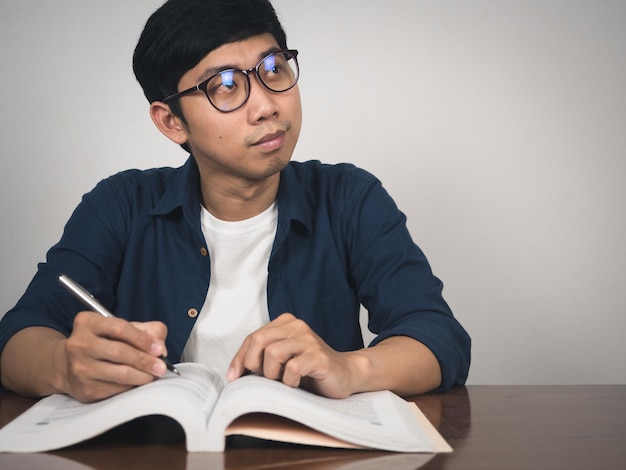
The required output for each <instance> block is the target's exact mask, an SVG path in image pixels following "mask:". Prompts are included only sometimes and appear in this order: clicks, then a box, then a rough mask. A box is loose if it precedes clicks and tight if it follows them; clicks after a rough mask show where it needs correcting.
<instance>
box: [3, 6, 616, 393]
mask: <svg viewBox="0 0 626 470" xmlns="http://www.w3.org/2000/svg"><path fill="white" fill-rule="evenodd" d="M160 4H161V0H133V1H132V2H131V1H127V0H107V1H106V2H103V1H100V0H55V1H54V2H51V1H47V0H6V1H2V2H1V3H0V67H1V72H0V74H1V75H0V76H1V83H0V85H1V86H0V110H1V111H2V112H1V113H0V158H1V159H2V165H0V214H1V217H2V218H1V222H0V223H1V227H0V261H1V262H0V312H4V311H6V310H8V309H9V308H10V307H11V306H13V304H14V303H15V302H16V301H17V299H18V297H19V296H20V295H21V293H22V292H23V290H24V289H25V287H26V285H27V283H28V281H29V280H30V278H31V277H32V275H33V274H34V272H35V269H36V263H37V262H39V261H41V260H42V259H43V258H44V255H45V252H46V250H47V249H48V248H49V247H50V246H51V245H52V244H53V243H55V242H56V241H57V240H58V238H59V236H60V234H61V231H62V228H63V225H64V223H65V221H66V219H67V218H68V216H69V215H70V213H71V211H72V209H73V208H74V206H75V205H76V204H77V203H78V201H79V199H80V197H81V195H82V194H83V193H84V192H86V191H88V190H90V189H91V188H92V187H93V186H94V185H95V184H96V183H97V181H98V180H100V179H101V178H103V177H105V176H108V175H110V174H112V173H114V172H116V171H119V170H123V169H126V168H130V167H138V168H147V167H152V166H162V165H168V166H178V165H180V164H182V162H183V161H184V159H185V154H184V153H183V152H182V151H181V150H179V149H178V148H177V147H176V146H175V145H174V144H171V143H169V141H167V140H166V139H165V138H164V137H162V136H161V135H160V134H159V133H158V132H157V131H156V129H154V128H153V126H152V123H151V121H150V119H149V117H148V112H147V109H148V106H147V103H146V102H145V101H144V98H143V95H142V93H141V90H140V88H139V86H138V85H137V84H136V82H135V81H134V77H133V75H132V70H131V56H132V51H133V49H134V46H135V43H136V40H137V37H138V35H139V33H140V32H141V29H142V27H143V24H144V23H145V20H146V19H147V17H148V16H149V14H150V13H151V12H152V11H153V10H154V9H156V8H157V7H158V6H159V5H160ZM275 6H276V8H277V10H278V11H279V13H280V16H281V18H282V20H283V24H284V27H285V29H286V31H287V34H288V38H289V44H290V46H292V47H295V48H298V49H299V50H300V60H301V65H302V70H303V76H302V80H301V85H300V87H301V92H302V97H303V106H304V118H305V122H304V129H303V133H302V136H301V141H300V144H299V145H298V147H297V149H296V154H295V156H294V158H295V159H297V160H306V159H310V158H317V159H321V160H324V161H327V162H339V161H350V162H354V163H356V164H357V165H359V166H361V167H364V168H366V169H368V170H370V171H372V172H373V173H375V174H376V175H377V176H379V177H380V178H381V180H382V181H383V183H384V185H385V186H386V188H387V189H388V191H389V192H390V193H391V194H392V196H394V198H395V199H396V201H397V202H398V204H399V205H400V207H401V208H402V209H403V210H404V212H406V213H407V215H408V218H409V226H410V229H411V231H412V233H413V236H414V238H415V239H416V241H417V242H418V244H419V245H420V246H421V247H422V248H423V250H424V251H425V252H426V254H427V255H428V257H429V259H430V261H431V264H432V266H433V269H434V271H435V273H436V274H437V275H438V276H439V277H441V278H442V279H443V280H444V282H445V285H446V288H445V290H444V294H445V295H446V298H447V299H448V301H449V303H450V304H451V306H452V307H453V309H454V311H455V313H456V315H457V317H458V318H459V319H460V320H461V322H462V323H463V324H464V325H465V326H466V327H467V329H468V330H469V331H470V333H471V334H472V336H473V339H474V347H473V366H472V371H471V374H470V381H469V382H470V383H481V384H500V383H516V384H520V383H521V384H525V383H550V384H552V383H557V384H558V383H626V360H625V359H626V340H625V339H624V336H625V333H626V299H625V296H624V289H625V287H624V286H625V285H626V267H625V264H626V250H625V248H624V241H625V240H626V217H625V216H626V211H625V210H624V203H625V202H626V52H625V51H626V2H625V1H623V0H622V1H618V0H615V1H609V0H586V1H572V0H559V1H557V0H535V1H496V0H493V1H491V0H475V1H473V2H461V1H457V2H453V1H443V0H439V1H438V0H424V1H419V0H417V1H409V0H385V1H382V0H381V1H373V0H372V1H366V0H315V1H313V0H275Z"/></svg>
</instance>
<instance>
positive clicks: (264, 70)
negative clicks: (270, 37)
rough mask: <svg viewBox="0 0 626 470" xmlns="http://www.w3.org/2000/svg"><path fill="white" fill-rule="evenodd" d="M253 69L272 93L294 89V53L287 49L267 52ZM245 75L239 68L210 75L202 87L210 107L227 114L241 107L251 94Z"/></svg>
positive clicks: (296, 80)
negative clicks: (204, 87) (268, 53)
mask: <svg viewBox="0 0 626 470" xmlns="http://www.w3.org/2000/svg"><path fill="white" fill-rule="evenodd" d="M255 70H256V74H257V76H258V78H259V80H260V81H261V83H262V84H263V85H264V86H265V87H266V88H267V89H268V90H270V91H275V92H281V91H287V90H289V89H291V88H293V87H294V86H295V85H296V83H297V82H298V76H299V73H300V72H299V69H298V61H297V59H296V56H295V55H293V54H292V53H291V52H286V51H278V52H275V53H272V54H270V55H268V56H267V57H265V59H263V60H262V61H261V63H260V64H259V65H258V66H257V67H256V69H255ZM246 74H247V72H243V71H241V70H239V69H228V70H224V71H222V72H219V73H218V74H217V75H215V76H213V77H212V78H211V79H210V80H209V81H208V82H207V84H206V89H205V93H206V96H207V97H208V98H209V100H210V101H211V103H212V104H213V106H215V107H216V108H217V109H219V110H220V111H224V112H226V113H227V112H229V111H234V110H236V109H239V108H240V107H241V106H243V104H244V103H245V102H246V100H247V99H248V95H249V94H250V80H249V78H248V77H249V76H248V75H246Z"/></svg>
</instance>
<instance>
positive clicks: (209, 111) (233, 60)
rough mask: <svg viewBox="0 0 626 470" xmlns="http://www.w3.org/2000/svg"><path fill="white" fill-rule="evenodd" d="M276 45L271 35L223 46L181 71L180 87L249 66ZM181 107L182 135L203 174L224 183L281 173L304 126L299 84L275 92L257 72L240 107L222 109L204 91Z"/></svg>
mask: <svg viewBox="0 0 626 470" xmlns="http://www.w3.org/2000/svg"><path fill="white" fill-rule="evenodd" d="M278 48H279V47H278V44H277V43H276V40H275V39H274V37H273V36H272V35H271V34H263V35H260V36H254V37H252V38H250V39H246V40H244V41H241V42H235V43H229V44H225V45H223V46H221V47H219V48H217V49H215V50H213V51H211V52H210V53H209V54H207V55H206V56H205V57H204V58H203V59H202V60H201V61H200V63H199V64H198V65H196V66H195V67H194V68H193V69H191V70H189V71H188V72H187V73H186V74H185V75H183V77H182V78H181V80H180V83H179V86H178V89H179V90H185V89H187V88H190V87H192V86H195V85H196V84H198V83H200V82H201V81H203V80H205V79H206V78H208V77H209V76H210V75H212V74H213V73H215V70H216V69H224V68H238V69H242V70H247V69H249V68H251V67H254V66H255V65H256V64H257V63H258V62H259V61H260V60H261V59H263V57H265V55H267V53H268V52H270V51H271V50H276V49H278ZM180 105H181V109H182V112H183V115H184V116H185V119H186V121H187V125H186V126H184V135H185V137H186V139H187V143H188V144H189V146H190V148H191V150H192V152H193V155H194V157H195V158H196V161H197V162H198V166H199V168H200V171H201V174H202V175H203V178H207V177H208V178H211V179H212V180H213V181H219V182H221V183H224V182H227V181H229V180H233V179H235V180H241V179H245V180H250V181H251V182H253V181H254V180H263V179H267V178H270V177H278V173H279V172H280V170H282V169H283V168H284V167H285V165H287V163H288V162H289V160H290V159H291V155H292V153H293V150H294V147H295V146H296V142H297V140H298V136H299V134H300V127H301V124H302V109H301V105H300V93H299V90H298V86H297V85H296V86H295V87H294V88H292V89H291V90H288V91H285V92H281V93H275V92H272V91H270V90H268V89H267V88H265V87H264V86H263V85H261V84H260V83H259V81H258V79H257V77H256V75H255V74H254V73H251V74H250V97H249V98H248V101H247V102H246V104H245V105H244V106H243V107H242V108H240V109H238V110H236V111H233V112H230V113H222V112H220V111H218V110H217V109H215V108H214V107H213V106H212V105H211V103H209V101H208V99H207V97H206V95H205V94H204V93H203V92H200V91H198V92H195V93H191V94H189V95H187V96H184V97H182V98H180Z"/></svg>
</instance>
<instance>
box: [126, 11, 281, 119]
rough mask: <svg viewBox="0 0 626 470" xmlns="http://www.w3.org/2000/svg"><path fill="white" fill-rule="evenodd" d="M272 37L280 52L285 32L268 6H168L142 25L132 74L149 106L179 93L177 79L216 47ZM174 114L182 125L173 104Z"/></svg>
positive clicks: (178, 108) (174, 102) (179, 115)
mask: <svg viewBox="0 0 626 470" xmlns="http://www.w3.org/2000/svg"><path fill="white" fill-rule="evenodd" d="M264 33H270V34H272V35H273V36H274V38H275V39H276V42H277V43H278V46H279V47H280V48H281V49H286V48H287V38H286V35H285V32H284V30H283V28H282V26H281V24H280V21H279V20H278V17H277V16H276V12H275V10H274V8H273V7H272V4H271V3H270V2H269V0H168V1H167V2H166V3H165V4H164V5H163V6H161V7H160V8H159V9H158V10H156V11H155V12H154V13H153V14H152V16H150V18H149V19H148V21H147V22H146V25H145V27H144V30H143V32H142V33H141V36H140V38H139V42H138V43H137V47H136V48H135V53H134V55H133V70H134V72H135V77H136V78H137V81H138V82H139V84H140V85H141V87H142V88H143V92H144V95H145V96H146V98H147V99H148V101H149V102H150V103H152V102H153V101H159V100H162V99H163V98H165V97H166V96H169V95H171V94H174V93H176V92H177V91H178V82H179V81H180V79H181V77H182V76H183V75H184V74H185V73H186V72H188V71H189V70H191V69H192V68H193V67H195V66H196V65H197V64H198V63H199V62H200V61H201V60H202V59H203V58H204V57H205V56H206V55H207V54H208V53H209V52H211V51H213V50H214V49H217V48H218V47H220V46H222V45H224V44H228V43H232V42H237V41H242V40H245V39H248V38H251V37H252V36H257V35H259V34H264ZM170 109H171V110H172V112H173V113H174V114H175V115H177V116H178V117H180V118H181V119H183V121H184V117H183V115H182V112H181V109H180V105H179V104H178V102H177V101H176V100H174V101H173V102H171V103H170Z"/></svg>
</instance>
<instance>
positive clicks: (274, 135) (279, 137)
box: [253, 131, 285, 145]
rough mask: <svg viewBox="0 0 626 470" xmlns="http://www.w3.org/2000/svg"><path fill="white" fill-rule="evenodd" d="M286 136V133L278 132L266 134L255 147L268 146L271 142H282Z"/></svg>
mask: <svg viewBox="0 0 626 470" xmlns="http://www.w3.org/2000/svg"><path fill="white" fill-rule="evenodd" d="M284 135H285V131H277V132H273V133H271V134H266V135H264V136H263V137H261V138H260V139H259V140H257V141H256V142H255V143H254V144H253V145H263V144H267V143H270V142H274V141H276V140H282V138H283V136H284Z"/></svg>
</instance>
